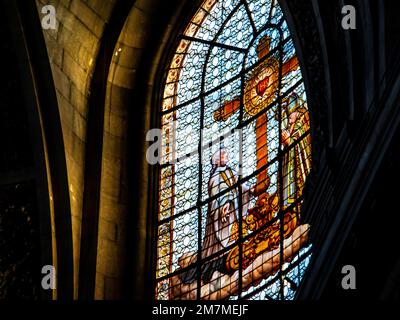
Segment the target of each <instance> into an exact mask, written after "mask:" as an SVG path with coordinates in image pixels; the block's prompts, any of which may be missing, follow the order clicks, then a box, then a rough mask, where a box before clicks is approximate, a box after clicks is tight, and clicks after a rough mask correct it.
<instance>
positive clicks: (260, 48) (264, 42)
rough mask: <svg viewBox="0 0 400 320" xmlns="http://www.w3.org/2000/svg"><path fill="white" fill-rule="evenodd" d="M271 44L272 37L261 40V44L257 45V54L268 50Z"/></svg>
mask: <svg viewBox="0 0 400 320" xmlns="http://www.w3.org/2000/svg"><path fill="white" fill-rule="evenodd" d="M270 44H271V37H270V36H264V37H262V38H261V39H260V42H259V43H258V45H257V53H260V52H262V51H264V50H265V49H266V48H269V47H270Z"/></svg>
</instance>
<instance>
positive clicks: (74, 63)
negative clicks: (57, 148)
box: [36, 0, 116, 297]
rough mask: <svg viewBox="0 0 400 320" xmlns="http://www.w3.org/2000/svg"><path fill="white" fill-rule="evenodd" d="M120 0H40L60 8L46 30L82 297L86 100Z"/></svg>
mask: <svg viewBox="0 0 400 320" xmlns="http://www.w3.org/2000/svg"><path fill="white" fill-rule="evenodd" d="M115 2H116V0H86V1H83V0H37V1H36V3H37V8H38V12H39V16H40V17H43V14H42V13H41V10H42V7H43V6H44V5H53V6H54V7H55V8H56V18H57V28H56V30H51V29H49V30H44V36H45V41H46V46H47V50H48V54H49V59H50V64H51V68H52V72H53V78H54V84H55V88H56V91H57V99H58V107H59V112H60V118H61V123H62V130H63V137H64V143H65V154H66V160H67V170H68V181H69V191H70V201H71V216H72V230H73V246H74V287H75V297H77V292H78V291H77V290H78V277H79V251H80V235H81V222H82V197H83V186H84V180H83V177H84V159H85V137H86V124H87V113H88V109H87V100H88V96H89V86H90V82H91V76H92V73H93V68H94V64H95V62H96V59H97V52H98V48H99V44H100V39H101V37H102V33H103V30H104V27H105V24H106V23H107V21H108V20H109V18H110V15H111V12H112V9H113V7H114V4H115Z"/></svg>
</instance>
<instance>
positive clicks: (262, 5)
mask: <svg viewBox="0 0 400 320" xmlns="http://www.w3.org/2000/svg"><path fill="white" fill-rule="evenodd" d="M161 117H162V119H161V123H162V152H161V165H160V175H159V177H160V178H159V212H158V225H157V234H158V239H157V262H156V275H155V276H156V292H155V295H156V298H157V299H271V300H282V299H293V298H294V296H295V293H296V290H297V288H298V286H299V284H300V281H301V279H302V276H303V274H304V271H305V269H306V267H307V265H308V262H309V258H310V254H311V253H310V252H311V245H310V244H309V243H308V242H307V240H308V239H307V237H308V231H309V226H307V225H304V224H302V222H301V221H302V219H301V218H302V215H301V204H302V190H303V186H304V183H305V180H306V177H307V175H308V173H309V172H310V168H311V135H310V120H309V116H308V110H307V98H306V93H305V89H304V84H303V80H302V75H301V70H300V67H299V63H298V60H297V57H296V51H295V48H294V45H293V41H292V39H291V35H290V31H289V29H288V26H287V24H286V21H285V18H284V16H283V13H282V10H281V8H280V7H279V4H278V2H277V1H276V0H224V1H219V0H207V1H204V2H203V4H202V5H201V7H200V8H199V9H198V11H197V13H196V14H195V15H194V17H193V19H192V20H191V22H190V23H189V25H188V26H187V27H186V29H185V30H184V31H183V33H182V34H181V35H180V39H179V43H178V45H177V48H176V51H175V53H174V55H173V57H172V62H171V64H170V67H169V69H168V70H167V71H166V79H165V89H164V95H163V100H162V106H161Z"/></svg>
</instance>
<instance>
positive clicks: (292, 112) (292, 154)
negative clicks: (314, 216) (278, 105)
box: [282, 93, 311, 206]
mask: <svg viewBox="0 0 400 320" xmlns="http://www.w3.org/2000/svg"><path fill="white" fill-rule="evenodd" d="M282 127H283V128H284V129H283V130H282V145H283V147H284V148H288V150H287V151H286V153H285V155H284V158H283V163H282V170H283V172H282V176H283V199H284V204H285V205H286V206H288V205H290V204H292V203H293V202H295V201H296V200H297V199H298V198H299V197H300V196H301V195H302V192H303V186H304V183H305V180H306V177H307V175H308V174H309V173H310V170H311V158H310V156H311V141H310V140H311V138H310V134H308V131H309V129H310V119H309V115H308V111H307V109H306V107H305V104H304V101H302V99H300V97H299V96H298V95H297V94H296V93H292V94H291V95H290V96H289V97H288V98H287V99H285V101H284V107H283V110H282ZM292 144H294V146H293V147H291V146H292Z"/></svg>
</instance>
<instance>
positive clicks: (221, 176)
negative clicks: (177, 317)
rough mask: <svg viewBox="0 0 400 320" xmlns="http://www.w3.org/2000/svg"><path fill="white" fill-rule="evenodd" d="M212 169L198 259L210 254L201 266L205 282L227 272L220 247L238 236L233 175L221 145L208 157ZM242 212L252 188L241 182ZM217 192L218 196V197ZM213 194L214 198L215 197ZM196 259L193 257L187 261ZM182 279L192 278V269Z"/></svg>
mask: <svg viewBox="0 0 400 320" xmlns="http://www.w3.org/2000/svg"><path fill="white" fill-rule="evenodd" d="M211 165H212V170H211V173H210V179H209V182H208V195H209V197H210V198H212V199H213V200H211V201H210V202H209V203H208V210H207V218H206V228H205V235H204V241H203V243H202V250H201V253H202V259H206V258H208V257H211V256H214V258H213V259H211V260H210V261H207V262H205V263H204V264H203V267H202V279H203V281H204V282H205V283H208V282H210V280H211V278H212V276H213V273H214V272H215V271H219V272H221V273H230V272H229V271H228V270H227V269H226V267H225V265H226V258H227V252H225V254H219V255H218V253H220V252H221V250H223V249H224V248H227V247H229V245H231V244H233V243H234V242H235V241H236V240H237V239H238V230H239V227H238V219H239V192H238V187H237V186H236V183H237V175H236V173H235V171H234V170H233V169H232V168H231V167H229V154H228V151H227V150H226V149H225V148H221V149H220V150H218V151H217V152H215V153H214V155H213V156H212V159H211ZM241 188H242V204H243V205H242V213H243V215H244V216H245V215H246V213H247V210H248V206H249V202H250V196H251V193H252V189H250V188H248V187H247V186H246V185H245V184H242V187H241ZM218 195H220V196H219V197H218ZM215 197H216V198H215ZM195 261H196V256H193V257H192V259H191V261H190V263H194V262H195ZM181 278H182V281H183V282H184V283H186V284H188V283H189V284H190V283H192V282H193V281H194V280H195V279H196V270H193V269H192V270H190V271H188V272H186V273H184V274H183V275H182V276H181Z"/></svg>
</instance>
